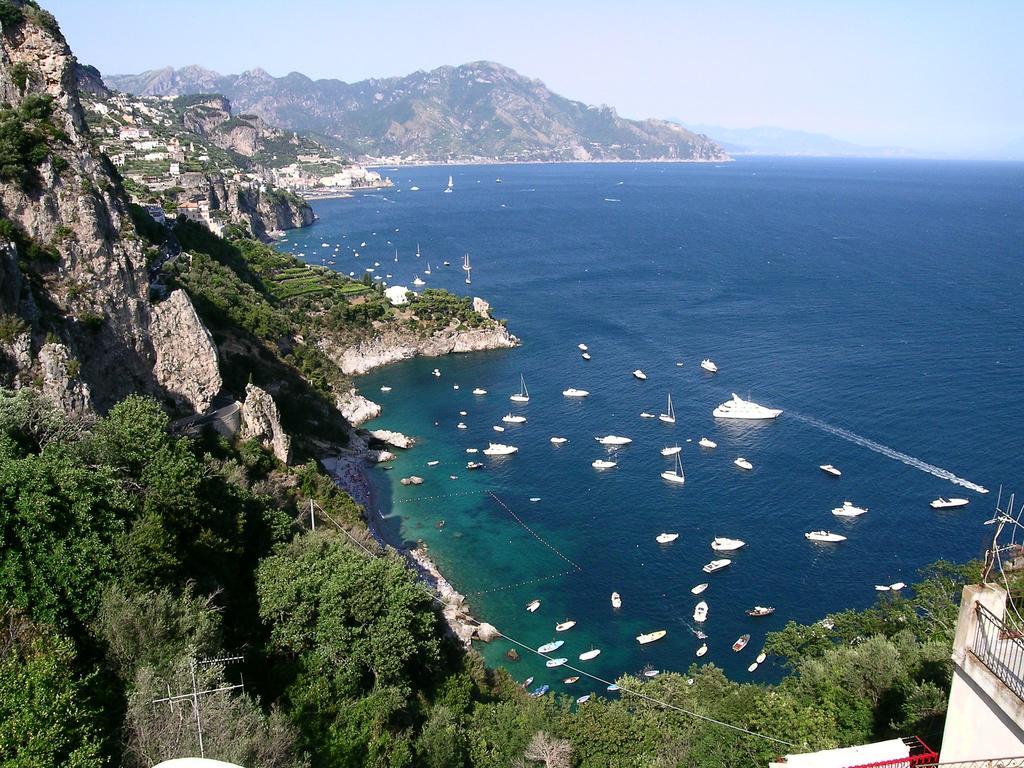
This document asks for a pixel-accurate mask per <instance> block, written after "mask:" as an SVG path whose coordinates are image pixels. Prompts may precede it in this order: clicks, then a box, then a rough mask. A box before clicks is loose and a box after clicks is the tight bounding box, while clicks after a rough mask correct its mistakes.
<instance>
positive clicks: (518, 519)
mask: <svg viewBox="0 0 1024 768" xmlns="http://www.w3.org/2000/svg"><path fill="white" fill-rule="evenodd" d="M487 495H488V496H490V497H491V498H492V499H494V500H495V501H496V502H498V505H499V506H500V507H501V508H502V509H504V510H505V511H506V512H508V513H509V514H510V515H512V517H513V518H514V519H515V521H516V522H517V523H519V524H520V525H521V526H523V528H525V529H526V530H527V531H528V532H529V534H530V535H531V536H533V538H535V539H536V540H537V541H539V542H540V543H541V544H543V545H544V546H545V547H547V548H548V549H550V550H551V551H552V552H554V553H555V554H556V555H558V556H559V557H560V558H562V559H563V560H565V562H567V563H568V564H569V565H571V566H572V567H573V568H575V569H576V570H577V571H582V570H583V568H582V567H580V566H579V565H578V564H577V563H575V562H573V561H572V560H570V559H569V558H568V557H566V556H565V555H564V554H562V553H561V552H559V551H558V549H556V548H555V547H554V546H552V545H551V544H549V543H548V542H547V541H545V540H544V539H543V538H542V537H541V535H540V534H539V533H537V532H536V531H535V530H533V528H531V527H530V526H528V525H527V524H526V523H524V522H523V519H522V518H521V517H519V515H517V514H516V513H515V512H513V511H512V508H511V507H509V505H508V504H506V503H505V502H504V501H502V500H501V499H499V498H498V497H497V496H496V495H495V494H494V492H493V491H487Z"/></svg>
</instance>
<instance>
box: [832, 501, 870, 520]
mask: <svg viewBox="0 0 1024 768" xmlns="http://www.w3.org/2000/svg"><path fill="white" fill-rule="evenodd" d="M867 511H868V509H867V507H858V506H855V505H854V504H853V502H851V501H844V502H843V506H841V507H836V508H835V509H833V510H832V514H833V515H835V516H836V517H860V516H861V515H863V514H864V513H865V512H867Z"/></svg>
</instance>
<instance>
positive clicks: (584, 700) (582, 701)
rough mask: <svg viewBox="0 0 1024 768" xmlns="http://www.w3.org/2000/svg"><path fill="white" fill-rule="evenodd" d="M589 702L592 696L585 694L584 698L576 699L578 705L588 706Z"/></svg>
mask: <svg viewBox="0 0 1024 768" xmlns="http://www.w3.org/2000/svg"><path fill="white" fill-rule="evenodd" d="M588 701H590V694H589V693H585V694H583V695H582V696H580V697H579V698H578V699H576V703H577V704H586V703H587V702H588Z"/></svg>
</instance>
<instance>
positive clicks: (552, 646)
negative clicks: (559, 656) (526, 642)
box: [537, 640, 565, 653]
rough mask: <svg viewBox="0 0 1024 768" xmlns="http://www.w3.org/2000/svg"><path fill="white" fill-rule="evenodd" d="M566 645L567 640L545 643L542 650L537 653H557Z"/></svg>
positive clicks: (539, 649)
mask: <svg viewBox="0 0 1024 768" xmlns="http://www.w3.org/2000/svg"><path fill="white" fill-rule="evenodd" d="M563 645H565V640H552V641H551V642H550V643H544V645H542V646H541V647H540V648H538V649H537V653H551V652H552V651H557V650H558V649H559V648H561V647H562V646H563Z"/></svg>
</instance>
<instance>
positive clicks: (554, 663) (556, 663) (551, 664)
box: [544, 658, 568, 669]
mask: <svg viewBox="0 0 1024 768" xmlns="http://www.w3.org/2000/svg"><path fill="white" fill-rule="evenodd" d="M567 661H568V659H564V658H563V659H548V660H547V661H545V662H544V666H545V667H547V668H548V669H554V668H555V667H560V666H562V665H563V664H565V662H567Z"/></svg>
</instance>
